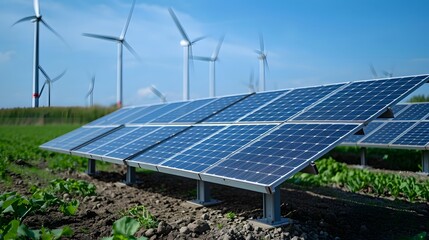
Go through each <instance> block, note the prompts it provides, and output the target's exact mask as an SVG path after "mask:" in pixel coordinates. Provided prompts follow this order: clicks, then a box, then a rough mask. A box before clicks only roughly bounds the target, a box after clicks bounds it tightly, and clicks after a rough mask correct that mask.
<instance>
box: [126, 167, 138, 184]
mask: <svg viewBox="0 0 429 240" xmlns="http://www.w3.org/2000/svg"><path fill="white" fill-rule="evenodd" d="M134 183H136V168H135V167H131V166H127V174H126V178H125V184H127V185H131V184H134Z"/></svg>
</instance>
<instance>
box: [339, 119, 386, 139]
mask: <svg viewBox="0 0 429 240" xmlns="http://www.w3.org/2000/svg"><path fill="white" fill-rule="evenodd" d="M383 124H384V122H381V121H378V122H370V123H369V124H368V125H367V126H366V127H364V128H363V131H364V133H365V135H356V134H353V135H350V136H348V137H347V138H346V139H345V140H344V142H345V143H357V142H359V141H360V140H361V139H362V138H365V137H367V136H368V135H369V134H372V132H373V131H374V130H375V129H376V128H378V127H380V126H381V125H383Z"/></svg>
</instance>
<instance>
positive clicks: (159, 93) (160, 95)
mask: <svg viewBox="0 0 429 240" xmlns="http://www.w3.org/2000/svg"><path fill="white" fill-rule="evenodd" d="M149 89H150V91H151V92H152V93H153V94H155V95H156V96H157V97H159V99H161V102H162V103H166V102H167V98H166V97H165V95H164V94H162V93H161V92H160V91H159V90H158V89H156V87H155V85H151V86H150V87H149Z"/></svg>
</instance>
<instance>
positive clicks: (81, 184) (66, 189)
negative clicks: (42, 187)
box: [50, 178, 96, 196]
mask: <svg viewBox="0 0 429 240" xmlns="http://www.w3.org/2000/svg"><path fill="white" fill-rule="evenodd" d="M50 186H51V187H52V189H53V190H54V191H55V192H60V193H68V194H71V195H80V196H92V195H95V194H96V193H95V190H96V189H95V186H94V184H92V183H88V182H85V181H83V180H75V179H71V178H68V179H66V180H64V179H55V180H52V181H51V182H50Z"/></svg>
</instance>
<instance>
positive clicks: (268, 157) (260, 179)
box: [201, 123, 360, 186]
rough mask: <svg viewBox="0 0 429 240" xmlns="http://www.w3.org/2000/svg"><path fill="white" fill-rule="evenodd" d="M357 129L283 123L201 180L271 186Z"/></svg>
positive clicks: (220, 164)
mask: <svg viewBox="0 0 429 240" xmlns="http://www.w3.org/2000/svg"><path fill="white" fill-rule="evenodd" d="M359 128H360V124H289V123H287V124H284V125H282V126H280V127H279V128H278V129H276V130H274V131H272V132H270V133H268V134H267V135H265V136H264V137H262V138H261V139H259V140H257V141H255V142H253V143H252V144H250V145H248V146H247V147H244V148H242V149H241V150H239V151H238V152H236V153H234V154H233V155H231V156H228V157H227V158H225V159H224V160H222V161H220V162H218V163H217V164H215V165H213V166H212V167H210V168H208V169H207V170H206V171H204V173H202V174H201V177H202V179H203V180H204V179H205V178H209V179H210V180H212V181H213V180H214V178H215V179H226V178H227V179H230V180H238V181H244V182H253V183H258V184H263V185H267V186H275V185H276V184H277V185H278V184H280V183H282V182H283V181H284V180H285V179H286V178H287V177H290V176H291V175H292V174H294V173H296V172H297V171H298V170H300V169H302V167H305V166H307V165H308V163H309V161H312V160H316V159H317V158H318V157H320V156H322V155H323V154H324V153H325V152H327V151H329V150H330V149H332V148H333V147H334V146H335V145H336V144H337V143H338V142H339V141H341V140H342V139H343V138H344V137H345V136H347V135H349V134H353V133H354V132H356V131H357V130H358V129H359ZM215 181H216V180H215Z"/></svg>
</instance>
